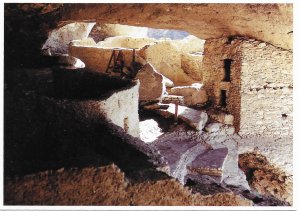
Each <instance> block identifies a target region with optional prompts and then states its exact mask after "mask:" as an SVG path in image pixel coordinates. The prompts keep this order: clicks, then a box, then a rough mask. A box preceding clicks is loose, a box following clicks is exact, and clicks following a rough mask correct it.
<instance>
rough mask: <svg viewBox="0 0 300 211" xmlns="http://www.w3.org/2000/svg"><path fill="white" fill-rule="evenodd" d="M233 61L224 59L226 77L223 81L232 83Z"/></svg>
mask: <svg viewBox="0 0 300 211" xmlns="http://www.w3.org/2000/svg"><path fill="white" fill-rule="evenodd" d="M231 63H232V59H224V70H225V76H224V80H223V81H230V73H231Z"/></svg>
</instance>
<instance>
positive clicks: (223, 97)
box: [220, 90, 227, 107]
mask: <svg viewBox="0 0 300 211" xmlns="http://www.w3.org/2000/svg"><path fill="white" fill-rule="evenodd" d="M226 95H227V91H226V90H221V102H220V106H222V107H226V106H227V102H226V100H227V99H226V98H227V96H226Z"/></svg>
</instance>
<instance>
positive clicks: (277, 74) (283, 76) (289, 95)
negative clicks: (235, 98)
mask: <svg viewBox="0 0 300 211" xmlns="http://www.w3.org/2000/svg"><path fill="white" fill-rule="evenodd" d="M292 64H293V55H292V53H291V52H290V51H287V50H283V49H280V48H276V47H274V46H272V45H271V44H267V43H264V42H259V41H255V40H247V41H244V42H243V43H242V67H241V79H242V80H241V128H240V134H241V135H247V134H261V135H264V136H274V137H277V136H292V126H293V113H292V112H293V67H292Z"/></svg>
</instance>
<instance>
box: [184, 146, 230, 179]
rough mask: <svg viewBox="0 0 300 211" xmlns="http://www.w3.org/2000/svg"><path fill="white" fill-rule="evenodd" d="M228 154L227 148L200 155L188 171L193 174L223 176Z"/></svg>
mask: <svg viewBox="0 0 300 211" xmlns="http://www.w3.org/2000/svg"><path fill="white" fill-rule="evenodd" d="M227 154H228V149H227V148H219V149H213V150H209V151H207V152H205V153H203V154H200V155H198V156H197V157H196V159H195V160H194V161H193V162H191V163H190V164H189V165H188V166H187V169H188V170H189V171H190V172H192V173H199V174H204V175H212V176H221V175H222V171H223V164H224V161H225V159H226V157H227Z"/></svg>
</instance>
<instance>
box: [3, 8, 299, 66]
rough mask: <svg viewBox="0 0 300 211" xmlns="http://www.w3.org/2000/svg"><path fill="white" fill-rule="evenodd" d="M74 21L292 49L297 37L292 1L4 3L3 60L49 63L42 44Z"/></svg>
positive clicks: (8, 62) (15, 63)
mask: <svg viewBox="0 0 300 211" xmlns="http://www.w3.org/2000/svg"><path fill="white" fill-rule="evenodd" d="M212 17H213V18H212ZM73 22H97V24H107V23H110V24H123V25H124V24H127V25H132V26H147V27H153V28H165V29H179V30H184V31H187V32H189V33H190V34H193V35H195V36H197V37H199V38H201V39H212V38H219V37H223V36H231V35H239V36H248V37H253V38H256V39H257V40H263V41H265V42H270V43H272V44H273V45H274V46H279V47H282V48H284V49H292V40H293V39H292V38H293V5H292V4H44V3H36V4H28V3H27V4H26V3H24V4H12V3H6V4H5V5H4V38H5V42H4V55H5V57H4V63H5V65H6V66H31V67H32V66H37V65H44V66H46V65H48V64H49V63H51V60H49V58H45V57H43V56H42V55H41V51H40V49H41V47H42V45H43V44H44V42H45V41H46V40H47V38H48V35H49V33H50V32H51V31H52V30H53V29H55V28H59V27H63V26H64V25H67V24H69V23H73Z"/></svg>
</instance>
